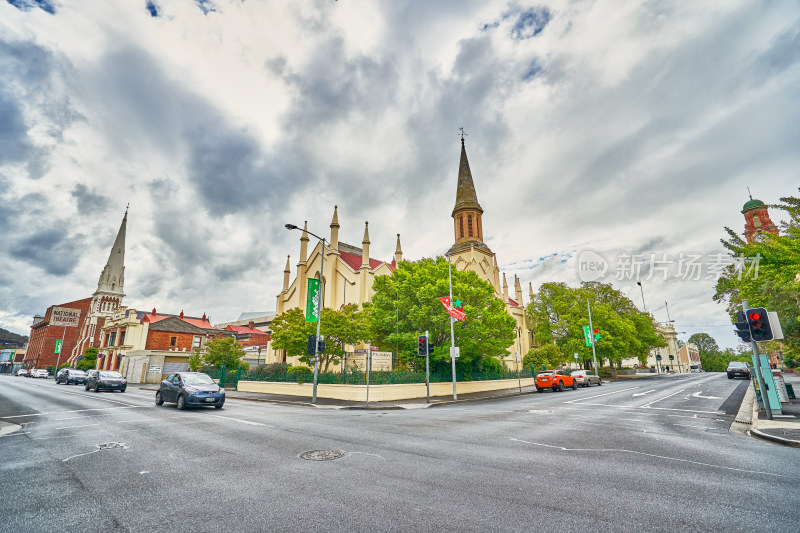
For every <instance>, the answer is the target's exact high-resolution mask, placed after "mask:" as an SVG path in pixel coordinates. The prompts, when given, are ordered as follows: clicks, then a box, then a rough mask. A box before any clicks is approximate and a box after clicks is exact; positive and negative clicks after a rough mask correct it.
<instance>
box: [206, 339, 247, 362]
mask: <svg viewBox="0 0 800 533" xmlns="http://www.w3.org/2000/svg"><path fill="white" fill-rule="evenodd" d="M245 353H246V352H245V351H244V349H243V348H242V347H241V346H239V345H238V344H237V343H236V339H234V338H232V337H220V338H217V339H212V340H210V341H208V342H207V343H206V353H205V356H204V357H203V359H204V360H205V362H206V364H209V365H212V366H215V367H217V368H219V367H221V366H223V365H224V366H225V368H226V369H228V370H235V369H236V368H237V367H239V366H244V361H243V359H244V356H245Z"/></svg>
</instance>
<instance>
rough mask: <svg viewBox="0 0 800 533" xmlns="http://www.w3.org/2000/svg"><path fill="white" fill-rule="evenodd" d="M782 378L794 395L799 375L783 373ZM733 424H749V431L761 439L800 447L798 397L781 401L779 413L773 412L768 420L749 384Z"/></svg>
mask: <svg viewBox="0 0 800 533" xmlns="http://www.w3.org/2000/svg"><path fill="white" fill-rule="evenodd" d="M783 378H784V380H785V381H786V383H787V384H789V385H791V386H792V388H793V389H794V391H795V396H796V395H797V394H798V393H800V376H798V375H797V374H787V373H784V374H783ZM734 424H738V425H741V426H745V427H747V426H749V427H750V430H749V433H750V434H751V435H754V436H756V437H759V438H761V439H766V440H770V441H773V442H778V443H780V444H784V445H786V446H794V447H795V448H800V398H794V399H790V400H789V402H788V403H781V414H780V415H777V414H774V413H773V419H772V420H768V419H767V413H766V412H760V410H759V408H758V402H757V401H756V395H755V389H754V388H753V385H752V384H751V385H750V387H749V388H748V389H747V393H746V394H745V396H744V399H743V400H742V406H741V408H740V409H739V413H738V414H737V415H736V419H735V420H734Z"/></svg>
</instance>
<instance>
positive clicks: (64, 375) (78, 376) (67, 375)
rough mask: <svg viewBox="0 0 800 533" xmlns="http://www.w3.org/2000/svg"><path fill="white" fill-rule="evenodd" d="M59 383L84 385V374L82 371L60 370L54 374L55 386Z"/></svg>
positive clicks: (72, 369)
mask: <svg viewBox="0 0 800 533" xmlns="http://www.w3.org/2000/svg"><path fill="white" fill-rule="evenodd" d="M59 383H66V384H67V385H69V384H71V383H75V384H76V385H77V384H86V372H84V371H83V370H75V369H74V368H62V369H61V370H59V371H58V374H56V385H58V384H59Z"/></svg>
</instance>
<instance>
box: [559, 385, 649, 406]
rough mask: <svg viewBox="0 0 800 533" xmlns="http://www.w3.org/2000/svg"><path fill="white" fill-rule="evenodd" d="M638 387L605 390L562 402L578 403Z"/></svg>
mask: <svg viewBox="0 0 800 533" xmlns="http://www.w3.org/2000/svg"><path fill="white" fill-rule="evenodd" d="M638 388H639V387H629V388H627V389H620V390H615V391H611V392H606V393H604V394H596V395H594V396H587V397H586V398H575V399H574V400H569V401H567V402H563V403H578V402H582V401H584V400H593V399H595V398H600V397H601V396H608V395H609V394H619V393H620V392H625V391H629V390H634V389H638Z"/></svg>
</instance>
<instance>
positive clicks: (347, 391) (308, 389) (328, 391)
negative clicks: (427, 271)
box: [238, 378, 533, 402]
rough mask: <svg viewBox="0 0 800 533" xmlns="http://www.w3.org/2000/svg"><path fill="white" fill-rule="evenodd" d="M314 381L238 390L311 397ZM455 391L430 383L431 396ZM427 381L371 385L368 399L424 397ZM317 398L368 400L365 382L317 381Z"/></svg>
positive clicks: (500, 384)
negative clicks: (354, 383) (338, 382)
mask: <svg viewBox="0 0 800 533" xmlns="http://www.w3.org/2000/svg"><path fill="white" fill-rule="evenodd" d="M522 386H523V387H530V386H533V378H524V379H522ZM313 387H314V385H313V384H312V383H303V384H302V385H300V384H298V383H282V382H277V381H244V380H242V381H239V386H238V390H239V391H241V392H261V393H266V394H284V395H288V396H308V397H309V398H310V397H311V394H312V389H313ZM518 387H519V381H517V380H516V379H499V380H492V381H459V382H457V383H456V391H457V392H458V393H459V394H469V393H472V392H485V391H493V390H505V389H514V388H518ZM451 394H453V383H452V382H444V383H431V396H448V395H451ZM425 396H426V391H425V384H424V383H402V384H396V385H370V386H369V399H370V400H371V401H375V402H388V401H397V400H409V399H412V398H425ZM317 397H318V398H330V399H332V400H345V401H352V402H365V401H366V400H367V386H366V385H331V384H327V383H319V384H317Z"/></svg>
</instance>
